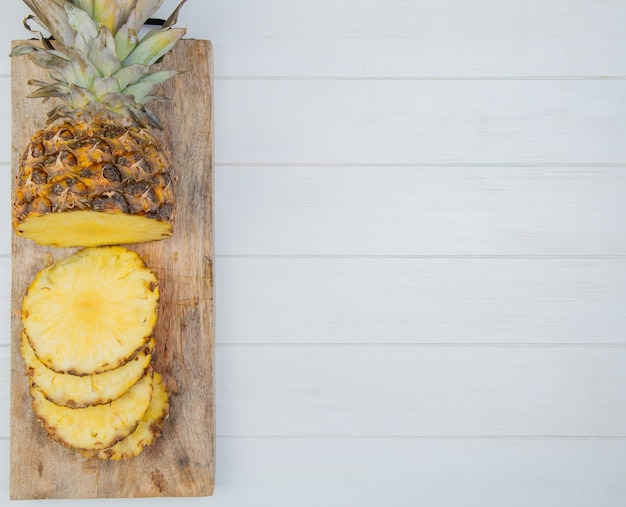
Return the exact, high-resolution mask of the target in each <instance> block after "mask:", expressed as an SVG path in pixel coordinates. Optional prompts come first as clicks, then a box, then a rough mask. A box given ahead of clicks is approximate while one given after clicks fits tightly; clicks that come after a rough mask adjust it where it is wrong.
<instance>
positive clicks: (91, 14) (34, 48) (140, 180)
mask: <svg viewBox="0 0 626 507" xmlns="http://www.w3.org/2000/svg"><path fill="white" fill-rule="evenodd" d="M24 2H25V3H26V4H27V5H28V7H29V8H30V9H31V10H32V11H33V12H34V16H29V18H27V20H29V19H31V18H32V19H34V20H35V21H36V22H37V23H38V24H40V25H42V26H43V27H45V29H46V30H47V31H48V32H49V33H50V34H51V35H52V37H53V38H54V40H55V41H56V42H55V44H54V46H53V45H52V44H51V42H50V41H49V40H48V39H46V38H44V37H43V36H42V35H40V38H41V44H40V45H36V44H32V43H30V42H25V43H22V44H20V45H18V46H17V47H15V49H14V50H13V51H12V53H11V56H20V55H28V57H29V58H30V59H31V60H32V61H33V62H34V63H35V64H37V65H39V66H41V67H44V68H46V69H49V71H50V73H49V78H50V79H49V81H46V82H44V81H38V80H31V81H29V84H31V85H35V86H37V87H38V88H37V89H36V90H35V91H34V92H33V93H32V94H31V95H30V97H33V98H38V97H39V98H44V99H48V98H51V97H54V98H56V99H58V102H57V103H56V104H57V105H55V107H54V108H53V109H52V110H50V111H49V113H48V118H49V120H48V125H47V126H46V127H45V128H43V129H42V130H40V131H38V132H36V133H34V134H33V135H32V137H31V139H30V141H29V143H28V146H27V147H26V149H25V150H24V152H23V155H22V156H21V158H20V160H19V174H18V176H17V181H16V185H15V192H14V197H13V199H14V200H13V227H14V229H15V231H16V234H18V235H20V236H23V237H26V238H30V239H32V240H34V241H36V242H37V243H39V244H43V245H52V246H59V247H70V246H100V245H114V244H128V243H141V242H146V241H152V240H158V239H163V238H167V237H169V236H171V234H172V218H173V212H174V192H173V178H172V176H171V174H170V171H171V165H172V161H171V156H170V154H169V151H168V149H167V147H166V146H164V145H163V144H162V143H161V142H160V141H159V140H158V139H157V138H156V137H155V136H154V135H153V133H152V132H151V128H152V127H160V123H159V119H158V118H157V116H156V115H155V114H154V113H153V112H152V111H151V110H150V109H148V108H147V107H146V103H147V102H149V101H150V100H153V99H158V98H160V97H157V96H155V95H154V94H155V92H156V89H157V87H158V86H159V85H160V84H161V83H163V82H164V81H166V80H167V79H169V78H171V77H173V76H175V75H176V74H178V71H175V70H160V71H156V70H155V69H154V68H153V67H152V66H153V64H155V63H156V62H158V61H159V60H160V59H161V58H162V57H163V56H164V55H165V54H166V53H168V52H169V51H170V50H171V49H172V48H173V47H174V45H175V44H176V42H177V41H178V40H179V39H180V38H181V37H182V36H183V35H184V34H185V29H183V28H173V27H172V25H174V24H175V23H176V20H177V17H178V11H179V9H180V7H181V6H182V5H183V3H184V2H185V0H183V1H182V2H181V3H180V4H179V5H178V7H177V8H176V9H175V11H174V12H173V13H172V15H171V16H170V17H169V18H168V19H167V20H166V21H165V23H164V24H163V26H161V27H158V28H154V29H153V30H150V31H148V32H147V33H146V34H145V35H141V34H140V29H141V27H142V26H143V25H144V23H145V21H146V20H147V19H148V18H149V17H150V16H151V15H152V14H154V13H155V12H156V11H157V10H158V9H159V7H160V6H161V4H162V3H163V0H24ZM25 24H26V25H27V22H26V23H25ZM27 26H28V25H27Z"/></svg>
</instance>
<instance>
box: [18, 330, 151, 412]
mask: <svg viewBox="0 0 626 507" xmlns="http://www.w3.org/2000/svg"><path fill="white" fill-rule="evenodd" d="M153 348H154V339H152V340H151V341H150V343H149V344H148V345H147V346H146V347H144V349H143V350H141V351H140V352H139V353H138V354H137V355H136V356H135V357H134V358H133V359H131V360H130V361H128V362H127V363H126V364H124V365H122V366H120V367H119V368H115V369H114V370H108V371H105V372H103V373H95V374H92V375H71V374H68V373H57V372H55V371H52V370H51V369H49V368H47V367H46V366H45V365H44V364H43V363H42V362H41V361H39V359H37V356H36V355H35V352H34V351H33V349H32V347H31V346H30V344H29V343H28V339H27V338H26V335H25V334H23V333H22V339H21V353H22V357H23V358H24V364H25V365H26V371H27V374H28V377H29V378H30V381H31V383H32V385H33V386H34V387H35V388H36V389H38V390H39V391H40V392H41V394H43V396H44V397H45V398H46V399H48V400H49V401H51V402H52V403H54V404H56V405H59V406H65V407H70V408H80V407H86V406H87V405H102V404H105V403H109V402H111V401H113V400H115V399H117V398H119V397H120V396H122V395H123V394H124V393H125V392H126V391H128V390H129V389H130V388H131V387H132V386H133V385H134V384H135V383H136V382H138V381H139V380H140V379H141V378H142V377H143V376H144V375H145V372H146V371H147V369H148V367H149V365H150V359H151V357H152V356H151V354H152V350H153Z"/></svg>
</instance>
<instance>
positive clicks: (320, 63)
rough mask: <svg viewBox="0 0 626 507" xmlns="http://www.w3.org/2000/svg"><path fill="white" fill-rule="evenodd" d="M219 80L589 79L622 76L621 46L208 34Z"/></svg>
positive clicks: (625, 52)
mask: <svg viewBox="0 0 626 507" xmlns="http://www.w3.org/2000/svg"><path fill="white" fill-rule="evenodd" d="M211 33H212V32H207V34H208V35H206V37H211V38H212V39H213V42H214V44H215V51H216V55H217V57H218V58H217V60H216V76H217V79H221V78H224V77H233V76H234V77H237V76H251V77H263V76H276V77H301V78H315V77H319V76H323V77H336V76H350V77H356V78H359V77H360V78H368V77H382V78H394V77H396V78H433V77H434V78H435V79H436V78H441V77H443V78H458V77H461V78H485V77H487V78H499V77H501V76H522V77H532V78H536V77H542V76H550V77H590V76H623V75H624V74H626V64H625V63H624V62H626V45H625V44H624V43H623V42H622V39H620V38H614V37H603V36H598V37H588V38H586V37H538V38H532V37H529V36H519V37H507V36H502V37H481V38H476V37H471V38H470V37H462V36H460V37H459V36H457V37H455V36H452V35H451V36H449V37H443V38H440V39H436V40H433V39H432V38H429V37H421V36H420V35H419V34H415V36H411V37H410V38H393V37H385V38H372V39H368V38H351V37H342V36H341V34H339V33H338V34H336V35H335V36H330V35H329V36H327V37H317V36H310V37H297V38H296V37H290V38H276V37H265V38H262V37H258V38H247V37H245V35H241V36H239V37H237V36H236V34H232V35H230V36H229V35H228V34H223V36H216V37H214V36H212V35H211Z"/></svg>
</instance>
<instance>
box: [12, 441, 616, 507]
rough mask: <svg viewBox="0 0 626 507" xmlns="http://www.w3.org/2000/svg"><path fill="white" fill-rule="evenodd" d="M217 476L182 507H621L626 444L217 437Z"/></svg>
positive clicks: (128, 506)
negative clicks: (212, 486) (211, 490)
mask: <svg viewBox="0 0 626 507" xmlns="http://www.w3.org/2000/svg"><path fill="white" fill-rule="evenodd" d="M8 447H9V445H8V441H7V440H2V441H0V456H2V459H0V497H2V498H8V474H9V470H8ZM217 466H218V470H219V473H218V475H217V484H216V490H215V495H214V496H213V497H212V498H211V499H210V500H207V499H206V498H186V499H185V504H186V505H190V506H201V505H202V506H206V505H207V503H210V504H211V505H212V506H215V507H249V506H250V505H272V506H274V507H293V506H294V505H298V506H302V507H317V506H319V505H325V506H328V507H345V506H346V505H359V506H363V507H368V506H371V507H380V506H381V505H394V506H400V505H428V506H431V507H458V506H459V505H480V506H482V507H500V506H501V505H507V506H511V507H528V506H530V505H533V506H541V507H543V506H546V507H547V506H551V505H568V506H569V507H588V506H589V505H594V506H597V507H622V506H623V504H624V500H625V499H626V488H625V486H624V480H623V470H624V467H625V466H626V443H625V442H624V441H623V440H519V439H505V440H499V439H498V440H484V439H478V440H465V439H462V440H449V439H443V440H432V439H358V438H357V439H325V438H311V439H307V438H269V439H268V438H219V437H218V441H217ZM20 505H24V506H25V507H36V506H41V505H53V504H52V503H49V502H45V501H41V500H36V501H22V502H20ZM72 505H76V506H77V507H84V506H95V505H102V503H101V502H99V501H97V500H76V501H74V502H73V503H72ZM115 505H116V506H119V507H136V506H138V505H141V506H143V505H150V506H154V507H166V506H167V507H175V506H176V505H180V500H177V499H168V498H154V499H149V500H146V499H143V500H142V499H126V500H124V499H120V500H116V501H115Z"/></svg>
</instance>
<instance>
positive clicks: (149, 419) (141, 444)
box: [80, 372, 169, 461]
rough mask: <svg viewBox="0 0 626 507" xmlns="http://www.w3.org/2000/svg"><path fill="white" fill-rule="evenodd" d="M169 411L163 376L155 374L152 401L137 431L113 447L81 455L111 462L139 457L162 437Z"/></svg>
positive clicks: (82, 451) (83, 451) (83, 452)
mask: <svg viewBox="0 0 626 507" xmlns="http://www.w3.org/2000/svg"><path fill="white" fill-rule="evenodd" d="M168 409H169V400H168V394H167V389H166V387H165V384H164V383H163V380H162V378H161V375H159V374H158V373H156V372H155V373H154V374H153V377H152V399H151V400H150V405H148V410H146V413H145V414H144V416H143V418H142V419H141V421H140V422H139V425H138V426H137V429H136V430H135V431H133V432H132V433H131V434H130V435H128V436H127V437H126V438H124V439H122V440H120V441H119V442H117V443H116V444H115V445H114V446H112V447H109V448H107V449H100V450H95V451H85V450H81V451H80V453H81V454H82V455H83V456H85V457H86V458H96V459H101V460H111V461H119V460H122V459H129V458H133V457H135V456H138V455H139V454H141V453H142V452H143V451H144V450H145V448H146V447H148V446H149V445H152V444H153V443H154V441H155V440H156V439H157V438H158V437H159V436H160V435H161V430H162V427H163V421H164V420H165V418H166V417H167V414H168Z"/></svg>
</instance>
